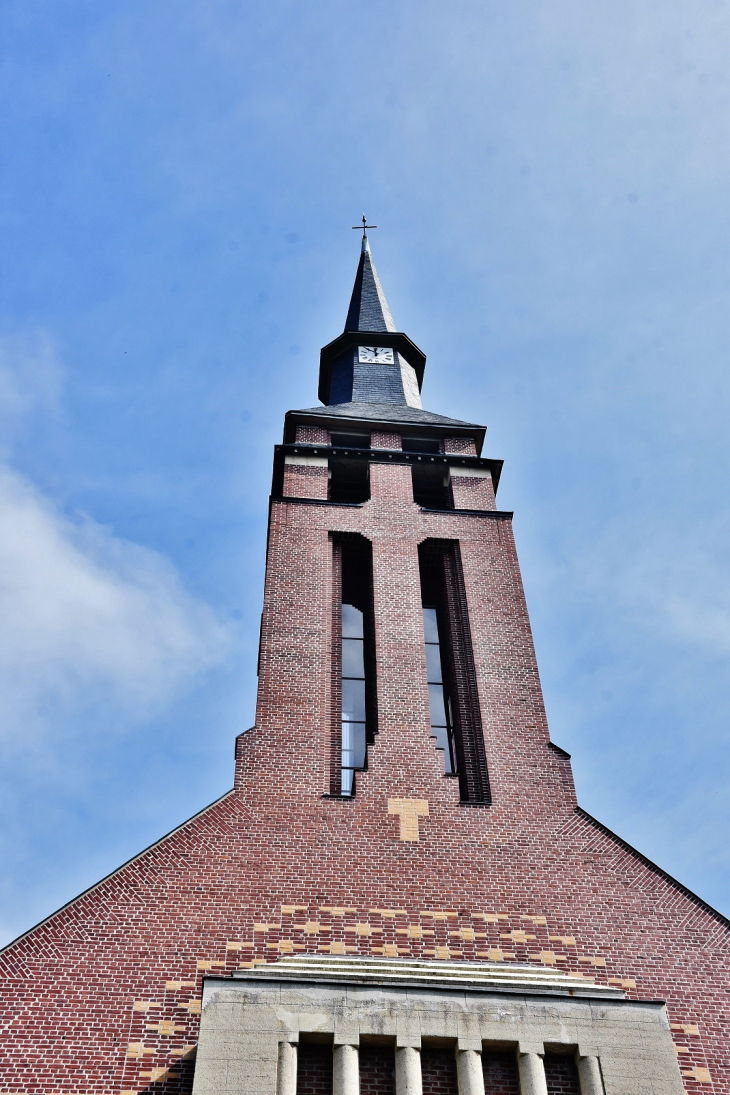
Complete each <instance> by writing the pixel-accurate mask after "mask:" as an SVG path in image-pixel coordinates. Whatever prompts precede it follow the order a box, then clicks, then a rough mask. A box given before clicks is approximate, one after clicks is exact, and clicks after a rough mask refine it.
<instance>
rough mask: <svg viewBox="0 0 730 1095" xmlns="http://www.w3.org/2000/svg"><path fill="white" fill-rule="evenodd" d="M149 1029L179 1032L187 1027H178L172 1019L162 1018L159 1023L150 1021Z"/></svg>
mask: <svg viewBox="0 0 730 1095" xmlns="http://www.w3.org/2000/svg"><path fill="white" fill-rule="evenodd" d="M147 1030H156V1031H157V1033H158V1034H164V1035H166V1036H167V1035H170V1034H179V1033H180V1031H181V1030H185V1027H178V1026H175V1024H174V1023H173V1022H172V1021H171V1020H170V1019H161V1020H160V1021H159V1023H148V1024H147Z"/></svg>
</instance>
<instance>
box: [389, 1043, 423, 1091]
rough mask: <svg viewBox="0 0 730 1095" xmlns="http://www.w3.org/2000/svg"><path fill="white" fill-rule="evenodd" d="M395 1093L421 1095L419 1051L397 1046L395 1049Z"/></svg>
mask: <svg viewBox="0 0 730 1095" xmlns="http://www.w3.org/2000/svg"><path fill="white" fill-rule="evenodd" d="M395 1095H423V1081H422V1079H421V1051H420V1050H419V1049H414V1048H413V1047H412V1046H399V1047H398V1048H397V1049H396V1051H395Z"/></svg>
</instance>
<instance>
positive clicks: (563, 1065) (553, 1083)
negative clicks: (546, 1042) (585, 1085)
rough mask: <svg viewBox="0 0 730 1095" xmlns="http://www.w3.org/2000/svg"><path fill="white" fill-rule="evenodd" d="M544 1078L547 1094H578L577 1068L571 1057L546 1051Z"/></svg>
mask: <svg viewBox="0 0 730 1095" xmlns="http://www.w3.org/2000/svg"><path fill="white" fill-rule="evenodd" d="M545 1079H546V1081H547V1089H548V1095H580V1085H579V1083H578V1069H577V1068H576V1065H575V1061H574V1060H573V1058H572V1057H566V1056H564V1055H562V1054H561V1055H558V1054H556V1053H546V1054H545Z"/></svg>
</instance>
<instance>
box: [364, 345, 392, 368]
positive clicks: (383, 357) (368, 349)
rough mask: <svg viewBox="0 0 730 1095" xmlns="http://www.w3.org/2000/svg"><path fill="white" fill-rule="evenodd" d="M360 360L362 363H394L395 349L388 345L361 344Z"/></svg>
mask: <svg viewBox="0 0 730 1095" xmlns="http://www.w3.org/2000/svg"><path fill="white" fill-rule="evenodd" d="M358 350H359V354H358V361H360V362H362V364H369V363H371V362H376V361H377V362H378V363H379V364H381V365H394V364H395V358H394V357H393V351H392V350H391V349H390V348H389V347H387V346H359V347H358Z"/></svg>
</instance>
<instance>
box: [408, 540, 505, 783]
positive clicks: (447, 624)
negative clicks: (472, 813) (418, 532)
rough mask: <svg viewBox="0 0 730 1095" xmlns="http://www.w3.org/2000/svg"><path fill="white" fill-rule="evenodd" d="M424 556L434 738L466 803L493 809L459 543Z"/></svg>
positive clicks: (436, 546)
mask: <svg viewBox="0 0 730 1095" xmlns="http://www.w3.org/2000/svg"><path fill="white" fill-rule="evenodd" d="M418 554H419V561H420V570H421V595H422V604H423V629H424V638H425V641H426V664H427V676H428V694H429V703H430V709H431V734H432V736H433V737H434V738H435V739H436V740H435V746H436V748H437V749H438V750H439V751H441V752H442V755H443V758H444V771H445V773H446V774H447V775H451V774H455V775H458V777H459V788H460V792H461V799H462V802H466V803H482V804H488V803H489V802H490V801H491V798H490V792H489V775H488V772H487V758H486V750H485V748H484V735H483V732H482V720H481V712H480V709H479V696H478V690H477V680H476V670H475V667H474V654H473V651H472V645H471V631H470V628H469V612H468V606H467V602H466V592H465V588H464V576H463V573H462V567H461V554H460V551H459V545H458V543H457V542H456V541H454V540H426V541H424V543H422V544H421V545H420V547H419V549H418Z"/></svg>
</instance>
